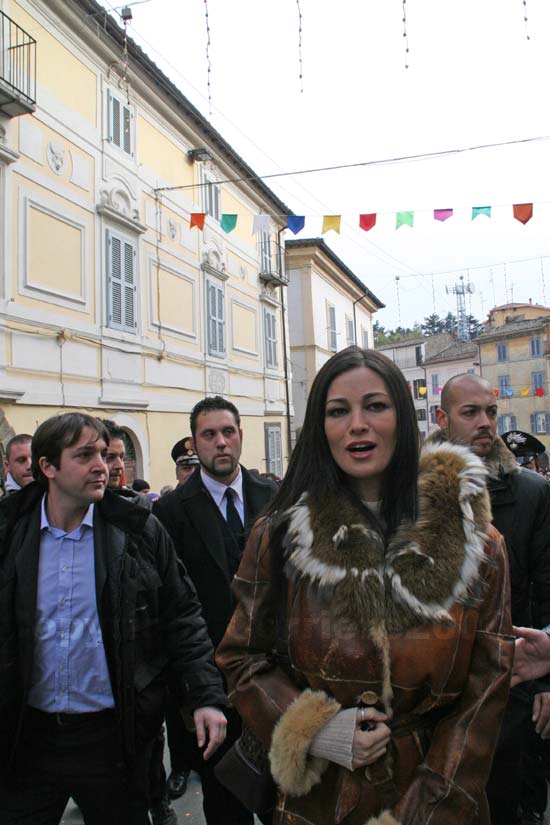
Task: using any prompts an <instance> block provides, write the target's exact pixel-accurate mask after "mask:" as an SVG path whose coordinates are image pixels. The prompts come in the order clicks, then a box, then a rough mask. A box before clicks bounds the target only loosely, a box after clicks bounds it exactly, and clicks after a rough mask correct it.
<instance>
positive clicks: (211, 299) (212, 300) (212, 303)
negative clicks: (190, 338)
mask: <svg viewBox="0 0 550 825" xmlns="http://www.w3.org/2000/svg"><path fill="white" fill-rule="evenodd" d="M208 334H209V336H210V340H209V342H208V344H209V350H210V353H211V354H217V352H218V322H217V320H216V287H215V286H214V284H210V283H209V284H208Z"/></svg>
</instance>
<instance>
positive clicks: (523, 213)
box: [514, 203, 533, 224]
mask: <svg viewBox="0 0 550 825" xmlns="http://www.w3.org/2000/svg"><path fill="white" fill-rule="evenodd" d="M532 217H533V204H532V203H515V204H514V218H515V219H516V220H517V221H519V222H520V223H523V224H526V223H527V221H530V220H531V218H532Z"/></svg>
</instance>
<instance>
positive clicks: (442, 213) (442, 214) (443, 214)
mask: <svg viewBox="0 0 550 825" xmlns="http://www.w3.org/2000/svg"><path fill="white" fill-rule="evenodd" d="M452 215H453V210H452V209H434V220H436V221H446V220H447V218H451V217H452Z"/></svg>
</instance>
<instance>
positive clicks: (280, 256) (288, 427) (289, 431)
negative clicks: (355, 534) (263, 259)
mask: <svg viewBox="0 0 550 825" xmlns="http://www.w3.org/2000/svg"><path fill="white" fill-rule="evenodd" d="M285 229H286V226H283V227H282V228H281V229H279V231H278V232H277V257H278V259H279V260H278V263H279V274H280V275H281V277H282V275H283V271H284V269H283V267H284V257H283V254H282V250H281V235H282V234H283V232H284V231H285ZM279 289H280V291H281V323H282V327H283V364H284V375H285V405H286V437H287V444H288V448H287V452H288V456H287V463H288V460H289V459H290V453H291V451H292V429H291V424H290V393H289V389H288V358H287V341H286V323H285V296H284V289H285V287H284V286H282V285H281V286H280V287H279ZM287 289H288V286H287Z"/></svg>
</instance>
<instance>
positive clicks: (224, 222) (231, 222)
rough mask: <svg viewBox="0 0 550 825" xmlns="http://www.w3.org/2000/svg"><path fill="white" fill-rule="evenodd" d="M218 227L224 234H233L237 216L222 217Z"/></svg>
mask: <svg viewBox="0 0 550 825" xmlns="http://www.w3.org/2000/svg"><path fill="white" fill-rule="evenodd" d="M220 226H221V228H222V229H223V231H224V232H227V233H228V234H229V232H233V230H234V229H235V227H236V226H237V216H236V215H222V219H221V221H220Z"/></svg>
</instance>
